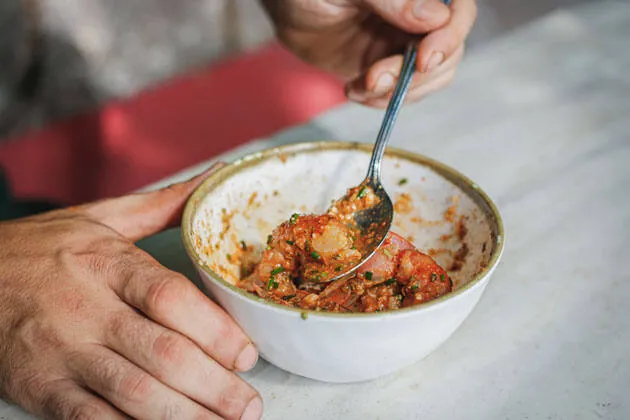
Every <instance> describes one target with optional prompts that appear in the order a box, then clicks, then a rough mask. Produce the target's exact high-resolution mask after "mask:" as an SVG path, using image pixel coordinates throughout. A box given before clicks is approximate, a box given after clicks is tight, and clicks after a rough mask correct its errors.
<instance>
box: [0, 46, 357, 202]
mask: <svg viewBox="0 0 630 420" xmlns="http://www.w3.org/2000/svg"><path fill="white" fill-rule="evenodd" d="M344 100H345V98H344V96H343V90H342V85H341V83H340V82H339V81H338V80H337V79H335V78H333V77H331V76H329V75H326V74H323V73H321V72H319V71H317V70H316V69H314V68H312V67H311V66H308V65H306V64H304V63H302V62H300V61H299V60H298V59H296V58H295V57H293V56H292V55H291V54H290V53H288V52H287V51H285V50H283V49H282V48H281V47H279V46H278V45H276V44H273V45H269V46H266V47H264V48H262V49H260V50H258V51H255V52H252V53H249V54H246V55H243V56H239V57H235V58H232V59H228V60H226V61H224V62H221V63H219V64H217V65H213V66H211V67H210V68H207V69H202V70H200V71H197V72H193V73H191V74H188V75H185V76H183V77H180V78H177V79H175V80H172V81H170V82H168V83H166V84H164V85H161V86H159V87H156V88H154V89H151V90H149V91H146V92H143V93H141V94H140V95H138V96H136V97H133V98H131V99H129V100H123V101H118V102H114V103H109V104H107V105H106V106H105V107H103V108H102V109H100V110H98V111H96V112H94V113H91V114H88V115H82V116H79V117H76V118H72V119H70V120H68V121H63V122H60V123H56V124H54V125H52V126H50V127H47V128H45V129H43V130H41V131H37V132H33V133H28V134H26V135H24V136H21V137H19V138H15V139H13V140H12V141H9V142H4V143H3V144H0V167H2V168H3V169H4V170H5V172H6V173H7V175H8V177H9V179H10V181H11V184H12V187H13V190H14V192H15V194H16V195H18V196H20V197H40V198H48V199H53V200H56V201H58V202H61V203H66V204H73V203H77V202H82V201H87V200H93V199H96V198H100V197H104V196H112V195H117V194H122V193H125V192H128V191H131V190H133V189H136V188H139V187H142V186H143V185H146V184H148V183H151V182H153V181H156V180H158V179H160V178H163V177H165V176H167V175H169V174H171V173H173V172H176V171H178V170H181V169H183V168H185V167H187V166H190V165H192V164H195V163H198V162H200V161H203V160H207V159H209V158H211V157H212V156H214V155H216V154H218V153H221V152H224V151H226V150H228V149H231V148H233V147H235V146H237V145H239V144H242V143H245V142H247V141H248V140H251V139H253V138H256V137H261V136H266V135H269V134H272V133H273V132H275V131H278V130H279V129H282V128H284V127H287V126H290V125H294V124H297V123H301V122H304V121H306V120H308V119H310V118H312V117H313V116H315V115H317V114H318V113H320V112H322V111H324V110H326V109H328V108H330V107H332V106H334V105H337V104H340V103H342V102H343V101H344Z"/></svg>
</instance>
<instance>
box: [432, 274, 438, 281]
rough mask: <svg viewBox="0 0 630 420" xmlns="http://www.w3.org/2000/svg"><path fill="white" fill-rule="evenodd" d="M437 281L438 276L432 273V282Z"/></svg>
mask: <svg viewBox="0 0 630 420" xmlns="http://www.w3.org/2000/svg"><path fill="white" fill-rule="evenodd" d="M436 280H437V274H435V273H431V281H436Z"/></svg>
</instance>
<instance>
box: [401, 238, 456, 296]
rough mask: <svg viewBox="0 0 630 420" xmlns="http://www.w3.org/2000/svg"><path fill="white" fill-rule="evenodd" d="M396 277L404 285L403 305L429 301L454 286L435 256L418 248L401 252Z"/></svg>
mask: <svg viewBox="0 0 630 420" xmlns="http://www.w3.org/2000/svg"><path fill="white" fill-rule="evenodd" d="M395 277H396V280H397V281H398V283H400V284H401V285H402V286H403V289H402V294H403V295H404V296H405V298H404V300H403V306H411V305H416V304H418V303H422V302H427V301H429V300H432V299H435V298H438V297H440V296H442V295H443V294H446V293H448V292H450V291H451V290H452V288H453V283H452V281H451V278H450V277H449V276H448V274H447V273H446V271H444V269H443V268H442V267H440V266H439V265H438V264H437V263H436V262H435V261H434V260H433V258H431V257H429V256H428V255H426V254H423V253H422V252H420V251H418V250H416V249H407V250H404V251H402V252H401V253H400V255H399V265H398V269H397V270H396V274H395Z"/></svg>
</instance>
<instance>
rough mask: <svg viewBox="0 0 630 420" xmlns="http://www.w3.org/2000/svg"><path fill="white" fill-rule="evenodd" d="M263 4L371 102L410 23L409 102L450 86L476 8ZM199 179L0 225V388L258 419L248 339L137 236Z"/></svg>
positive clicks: (18, 399)
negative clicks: (413, 56)
mask: <svg viewBox="0 0 630 420" xmlns="http://www.w3.org/2000/svg"><path fill="white" fill-rule="evenodd" d="M264 3H265V6H266V7H267V10H268V11H269V14H270V16H272V18H273V20H274V22H275V24H276V29H277V33H278V36H279V38H280V39H281V40H282V41H283V42H284V43H285V44H286V45H287V47H288V48H290V49H291V50H292V51H294V52H295V53H296V54H297V55H298V56H300V57H301V58H302V59H304V60H306V61H308V62H310V63H313V64H314V65H316V66H319V67H320V68H323V69H326V70H329V71H332V72H335V73H337V74H339V75H341V76H343V77H345V78H346V79H347V81H348V83H347V94H348V97H349V98H351V99H352V100H354V101H357V102H360V103H363V104H365V105H369V106H374V107H384V106H386V104H387V100H388V98H389V95H390V94H391V91H392V90H393V85H394V82H395V75H397V74H398V72H399V69H400V65H401V63H402V56H401V55H400V54H399V52H400V51H401V50H402V47H403V46H404V45H405V43H406V42H407V41H408V40H409V39H410V36H411V35H410V34H414V36H416V35H418V34H425V33H428V35H427V36H426V37H425V38H424V39H423V40H422V41H421V42H420V49H419V59H418V63H417V72H416V75H415V76H414V80H413V85H412V91H411V92H410V93H409V95H408V100H411V101H414V100H418V99H420V98H421V97H423V96H425V95H426V94H428V93H430V92H433V91H435V90H437V89H439V88H441V87H444V86H445V85H446V84H448V83H449V82H450V81H451V79H452V78H453V76H454V74H455V69H456V67H457V64H458V62H459V60H460V59H461V57H462V54H463V45H464V39H465V38H466V35H467V34H468V32H469V30H470V28H471V26H472V24H473V22H474V20H475V15H476V8H475V3H474V0H453V3H452V5H451V7H450V8H447V7H446V6H444V5H443V4H441V3H440V2H439V1H438V0H266V1H264ZM416 6H417V7H416ZM414 10H415V11H417V14H414ZM387 81H389V84H388V83H383V82H387ZM205 175H206V176H207V174H205ZM51 176H54V174H53V175H51ZM204 177H205V176H204V175H202V176H200V177H197V178H194V179H192V180H190V181H188V182H184V183H182V184H177V185H174V186H171V187H169V188H166V189H164V190H160V191H157V192H153V193H147V194H134V195H129V196H125V197H120V198H115V199H109V200H104V201H100V202H96V203H91V204H87V205H84V206H80V207H75V208H70V209H65V210H61V211H55V212H50V213H45V214H42V215H39V216H36V217H31V218H26V219H21V220H15V221H10V222H4V223H0V397H1V398H4V399H6V400H9V401H13V402H15V403H17V404H19V405H21V406H22V407H24V408H25V409H26V410H28V411H30V412H32V413H34V414H36V415H38V416H40V417H43V418H47V419H120V418H129V417H132V418H138V419H156V418H161V419H184V420H185V419H191V418H194V419H216V418H226V419H238V418H243V419H246V420H249V419H257V418H260V416H261V414H262V400H261V398H260V396H259V395H258V393H257V392H256V390H254V389H253V388H251V387H250V386H249V385H248V384H246V383H245V382H243V381H242V380H241V379H240V378H239V377H238V376H236V375H235V373H234V371H245V370H248V369H250V368H251V367H252V366H253V365H254V364H255V363H256V359H257V356H258V355H257V352H256V349H255V348H254V347H253V345H252V344H251V343H250V341H249V339H248V338H247V337H246V336H245V334H244V333H243V331H242V330H241V329H240V328H239V327H238V326H237V325H236V324H235V323H234V321H233V320H231V319H230V318H229V317H228V315H227V314H226V313H225V312H224V311H222V310H221V309H220V308H219V307H217V306H216V305H215V304H213V303H212V302H211V301H210V300H209V299H207V298H206V297H205V296H204V295H203V294H202V293H201V292H200V291H199V290H197V289H196V288H195V287H194V286H193V285H192V283H190V282H189V281H188V280H187V279H185V278H184V277H182V276H181V275H179V274H177V273H174V272H171V271H169V270H167V269H166V268H164V267H162V266H160V265H159V264H158V263H157V262H156V261H155V260H153V259H152V258H151V257H150V256H149V255H148V254H146V253H145V252H143V251H141V250H140V249H139V248H137V247H136V246H134V243H135V242H136V241H137V240H139V239H141V238H144V237H146V236H149V235H152V234H155V233H157V232H160V231H161V230H163V229H166V228H169V227H172V226H175V225H177V224H178V223H179V220H180V217H181V210H182V207H183V205H184V203H185V201H186V199H187V198H188V197H189V195H190V194H191V192H192V191H193V190H194V188H195V187H196V186H197V185H199V183H200V182H201V181H202V180H203V178H204Z"/></svg>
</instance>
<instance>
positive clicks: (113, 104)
mask: <svg viewBox="0 0 630 420" xmlns="http://www.w3.org/2000/svg"><path fill="white" fill-rule="evenodd" d="M593 1H594V0H593ZM578 2H579V0H528V1H518V0H478V4H479V18H478V21H477V24H476V26H475V28H474V30H473V32H472V34H471V36H470V38H469V42H468V47H469V52H470V51H474V49H475V48H478V47H479V46H480V45H483V44H484V43H486V42H488V41H490V40H492V39H493V38H495V37H497V36H499V35H501V34H502V33H504V32H506V31H509V30H512V29H514V28H516V27H518V26H520V25H524V24H527V22H529V21H531V20H533V19H535V18H537V17H540V16H542V15H544V14H546V13H549V12H550V11H552V10H554V9H556V8H559V7H565V6H569V5H572V4H574V3H578ZM341 86H342V85H341V83H340V81H338V80H336V79H335V78H334V77H331V76H330V75H327V74H323V73H321V72H319V71H317V70H315V69H313V68H311V67H309V66H306V65H305V64H303V63H301V62H299V61H298V60H297V59H295V58H294V57H292V56H291V55H290V54H289V53H287V52H286V51H284V50H283V49H282V48H281V47H280V46H278V45H277V44H276V43H275V42H274V39H273V29H272V27H271V25H270V23H269V21H268V19H267V17H266V16H265V14H264V12H263V10H262V9H261V7H260V6H259V4H258V2H257V1H256V0H179V1H177V2H174V1H171V0H143V1H141V2H140V1H135V2H131V1H126V0H2V1H1V2H0V171H2V172H3V173H4V178H5V180H6V182H7V183H6V184H5V185H4V187H3V188H4V190H5V191H6V190H7V189H8V188H9V187H10V189H11V190H12V192H13V194H14V195H16V196H18V197H20V198H23V199H43V200H46V201H48V202H50V203H55V204H73V203H77V202H82V201H86V200H92V199H96V198H100V197H104V196H111V195H115V194H122V193H125V192H128V191H131V190H133V189H135V188H140V187H142V186H143V185H146V184H148V183H150V182H154V181H156V180H157V179H160V178H162V177H165V176H168V175H169V174H171V173H173V172H175V171H178V170H181V169H183V168H185V167H187V166H190V165H192V164H195V163H198V162H201V161H204V160H207V159H209V158H211V157H212V156H214V155H216V154H218V153H221V152H223V151H226V150H228V149H230V148H233V147H235V146H237V145H239V144H242V143H244V142H247V141H249V140H251V139H253V138H256V137H262V136H267V135H270V134H272V133H274V132H276V131H278V130H280V129H282V128H285V127H287V126H290V125H294V124H298V123H301V122H305V121H307V120H308V119H310V118H312V117H314V116H316V115H317V114H319V113H321V112H323V111H325V110H327V109H330V108H331V107H334V106H337V105H339V104H341V103H343V102H344V101H345V99H344V97H343V92H342V89H341ZM1 194H2V187H0V195H1ZM5 195H6V192H5ZM0 206H2V201H1V200H0Z"/></svg>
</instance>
